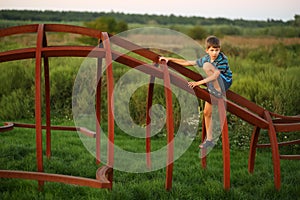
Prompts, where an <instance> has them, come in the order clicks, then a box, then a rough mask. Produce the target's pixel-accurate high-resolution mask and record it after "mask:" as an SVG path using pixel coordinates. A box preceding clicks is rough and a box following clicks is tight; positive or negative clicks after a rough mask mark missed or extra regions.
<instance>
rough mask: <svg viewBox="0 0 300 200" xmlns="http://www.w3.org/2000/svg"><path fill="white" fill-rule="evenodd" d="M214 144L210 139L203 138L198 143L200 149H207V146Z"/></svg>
mask: <svg viewBox="0 0 300 200" xmlns="http://www.w3.org/2000/svg"><path fill="white" fill-rule="evenodd" d="M214 145H215V144H214V143H213V142H212V141H209V140H205V141H204V142H203V143H202V144H200V145H199V148H201V149H207V148H209V147H213V146H214Z"/></svg>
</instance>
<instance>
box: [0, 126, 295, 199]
mask: <svg viewBox="0 0 300 200" xmlns="http://www.w3.org/2000/svg"><path fill="white" fill-rule="evenodd" d="M117 134H120V133H117ZM116 140H117V141H116V142H117V143H120V144H121V143H123V144H127V143H128V144H132V145H137V146H138V145H144V143H142V142H140V141H139V140H132V138H130V137H126V136H122V137H120V136H118V135H117V136H116ZM118 140H121V141H118ZM153 140H156V141H155V142H153V144H155V143H158V145H161V144H162V143H163V142H165V141H166V138H164V137H161V138H158V137H157V138H154V139H153ZM198 143H199V138H197V139H196V140H195V141H194V142H193V143H192V145H191V146H190V148H189V149H188V150H187V151H186V152H185V153H184V154H183V156H181V157H180V158H179V159H178V160H177V161H175V163H174V171H173V185H172V189H171V191H166V190H165V188H164V187H165V185H164V184H165V176H166V175H165V174H166V173H165V171H166V169H165V168H164V169H160V170H157V171H154V172H148V173H127V172H122V171H118V170H115V171H114V182H113V189H112V191H109V190H106V189H95V188H89V187H82V186H75V185H67V184H62V183H53V182H46V183H45V186H44V190H43V191H39V190H38V187H37V181H32V180H21V179H4V178H2V179H0V199H2V200H4V199H76V200H77V199H297V198H299V196H300V165H299V161H288V160H282V161H281V178H282V187H281V190H280V191H277V190H276V189H275V187H274V182H273V169H272V160H271V153H270V151H269V150H268V149H266V150H259V151H258V156H257V158H256V165H255V171H254V174H249V173H248V171H247V162H248V151H247V150H239V149H231V188H230V190H229V191H225V190H224V189H223V164H222V150H221V146H220V145H219V144H218V146H217V147H215V148H214V149H213V151H212V152H211V153H210V154H209V155H208V160H207V161H208V165H207V168H206V169H202V167H201V166H200V160H199V157H198V153H199V152H198V151H199V150H198V147H197V146H198ZM124 147H126V145H125V146H124ZM137 149H139V148H137ZM138 151H140V150H138ZM97 168H98V166H97V165H96V164H95V158H94V157H93V156H92V155H91V154H90V153H89V152H88V151H87V150H86V149H85V148H84V146H83V144H82V143H81V140H80V139H79V137H78V135H77V133H75V132H61V131H53V132H52V157H51V159H49V160H48V159H47V158H46V157H44V170H45V172H48V173H61V174H67V175H75V176H83V177H88V178H95V172H96V170H97ZM0 169H14V170H25V171H36V160H35V131H34V130H31V129H18V128H15V129H14V130H13V131H11V132H4V133H1V134H0Z"/></svg>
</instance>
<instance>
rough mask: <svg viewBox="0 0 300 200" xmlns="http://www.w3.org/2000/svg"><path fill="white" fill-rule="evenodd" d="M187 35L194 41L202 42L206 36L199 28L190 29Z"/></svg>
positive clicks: (203, 30) (202, 29)
mask: <svg viewBox="0 0 300 200" xmlns="http://www.w3.org/2000/svg"><path fill="white" fill-rule="evenodd" d="M188 35H189V36H190V37H191V38H193V39H194V40H202V39H204V38H205V37H206V36H207V32H206V30H205V29H204V28H202V27H201V26H194V28H191V29H190V31H189V32H188Z"/></svg>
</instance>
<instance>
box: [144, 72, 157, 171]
mask: <svg viewBox="0 0 300 200" xmlns="http://www.w3.org/2000/svg"><path fill="white" fill-rule="evenodd" d="M154 81H155V77H154V76H150V81H149V85H148V95H147V107H146V162H147V167H148V169H151V117H150V108H151V106H152V100H153V91H154Z"/></svg>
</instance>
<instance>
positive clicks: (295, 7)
mask: <svg viewBox="0 0 300 200" xmlns="http://www.w3.org/2000/svg"><path fill="white" fill-rule="evenodd" d="M2 1H3V0H2ZM0 9H1V10H4V9H5V10H33V11H66V12H68V11H74V12H105V13H107V12H116V13H124V14H142V15H146V14H148V15H165V16H169V15H174V16H183V17H204V18H226V19H232V20H234V19H243V20H259V21H267V20H282V21H290V20H293V19H294V17H295V15H299V14H300V2H299V0H278V1H276V2H274V1H273V0H264V1H261V0H252V1H245V2H241V1H238V0H219V1H217V2H207V1H204V0H186V1H181V0H166V1H163V2H161V1H159V0H152V1H151V2H143V3H142V4H141V3H140V0H128V1H120V0H110V1H109V2H106V1H103V2H99V1H97V0H85V1H79V0H73V1H72V2H70V1H63V2H62V1H60V0H44V1H35V0H22V1H20V0H10V1H3V2H0Z"/></svg>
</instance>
